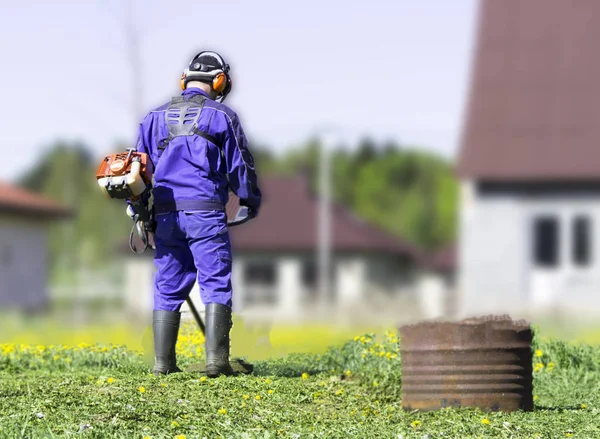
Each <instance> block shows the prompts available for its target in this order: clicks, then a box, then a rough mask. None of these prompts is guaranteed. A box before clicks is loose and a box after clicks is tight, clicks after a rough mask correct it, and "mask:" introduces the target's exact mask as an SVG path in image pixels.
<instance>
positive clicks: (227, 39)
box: [0, 0, 478, 180]
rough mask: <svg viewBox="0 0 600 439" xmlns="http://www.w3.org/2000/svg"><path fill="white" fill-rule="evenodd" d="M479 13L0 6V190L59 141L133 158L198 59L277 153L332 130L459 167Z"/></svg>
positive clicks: (457, 9)
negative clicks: (120, 147)
mask: <svg viewBox="0 0 600 439" xmlns="http://www.w3.org/2000/svg"><path fill="white" fill-rule="evenodd" d="M477 6H478V4H477V1H476V0H452V1H447V0H395V1H393V0H389V1H385V0H370V1H358V0H356V1H354V0H346V1H338V0H303V1H286V2H282V1H275V0H253V1H242V0H228V1H223V2H215V1H211V2H207V1H202V0H198V1H192V2H188V3H177V2H172V1H169V2H167V1H159V0H145V1H142V0H106V1H101V0H79V1H76V0H70V1H68V0H54V1H52V2H47V1H41V0H30V1H28V2H17V1H15V0H12V1H9V0H0V67H1V68H0V97H1V102H3V104H4V105H3V106H2V109H0V127H1V128H2V133H3V138H2V140H1V141H0V153H1V154H2V156H3V157H4V165H3V166H2V167H0V179H8V180H13V179H15V178H16V177H18V176H19V175H20V174H21V173H23V172H24V171H26V170H27V169H28V168H29V167H31V166H33V164H34V163H35V161H36V158H37V157H39V155H40V154H42V153H43V152H44V151H45V150H46V149H47V148H49V147H50V146H51V145H52V144H53V143H54V142H56V141H57V140H64V141H79V142H83V143H85V144H87V145H88V146H89V147H91V148H92V149H93V150H94V151H95V152H97V153H98V155H100V154H104V153H110V152H116V151H115V148H117V142H123V143H125V144H131V145H132V146H133V144H134V142H135V138H136V136H137V129H138V125H139V122H140V120H141V118H142V117H143V116H144V115H145V113H146V112H147V111H149V110H150V109H152V108H154V107H157V106H159V105H161V104H162V103H164V102H166V101H167V100H169V99H170V97H171V96H175V95H178V94H179V93H180V92H181V90H180V89H179V78H180V76H181V72H182V71H183V69H185V67H187V64H188V63H189V61H190V59H191V58H192V56H193V55H194V54H195V53H197V52H199V51H201V50H216V51H217V52H219V53H221V54H222V55H223V57H224V58H225V60H226V61H227V62H228V63H229V64H230V65H231V70H232V71H231V73H232V80H233V91H232V93H231V94H230V95H229V96H228V97H227V99H226V101H225V104H227V105H229V106H230V107H231V108H232V109H233V110H234V111H236V112H237V113H238V115H239V116H240V120H241V122H242V125H243V128H244V130H245V132H246V135H247V136H248V138H249V139H250V140H251V141H254V142H255V143H259V144H261V145H265V146H267V147H269V148H270V149H271V150H272V151H274V152H275V153H280V152H282V151H285V150H286V149H287V148H290V147H293V146H295V145H298V144H301V143H302V142H303V141H306V140H307V139H308V138H309V137H311V136H313V135H315V134H316V133H317V132H318V130H319V129H320V128H322V127H325V126H335V127H336V130H337V131H336V133H337V138H338V139H340V141H343V142H346V143H348V144H352V143H355V142H356V141H357V139H359V138H360V137H364V136H368V137H370V138H372V139H374V140H376V141H386V140H393V141H396V142H398V143H400V144H402V145H407V146H411V147H420V148H424V149H427V150H432V151H435V152H437V153H440V154H442V155H444V156H446V157H448V158H454V156H455V155H456V153H457V148H458V142H459V140H460V134H461V129H462V119H463V118H462V116H463V112H464V105H465V100H466V95H467V92H468V84H469V77H470V74H471V71H470V68H471V62H472V61H471V58H472V52H473V48H474V47H473V44H474V32H475V30H476V29H475V28H476V24H477V23H476V18H477V17H476V15H477ZM132 41H133V42H135V41H137V47H138V50H136V49H135V45H132V44H131V42H132ZM135 60H139V61H135ZM135 72H137V74H135ZM135 90H138V91H139V96H140V97H141V98H140V99H136V98H135V97H136V92H135Z"/></svg>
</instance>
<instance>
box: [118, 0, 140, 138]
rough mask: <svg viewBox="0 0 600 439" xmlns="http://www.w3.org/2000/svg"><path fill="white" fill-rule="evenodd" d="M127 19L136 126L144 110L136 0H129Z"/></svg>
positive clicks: (127, 41)
mask: <svg viewBox="0 0 600 439" xmlns="http://www.w3.org/2000/svg"><path fill="white" fill-rule="evenodd" d="M126 7H127V12H126V20H125V22H124V29H123V31H124V33H125V39H126V46H127V49H128V56H127V58H128V61H129V66H130V68H131V92H132V96H131V110H132V117H133V126H136V125H137V123H138V121H139V119H140V118H141V116H142V111H143V99H144V95H143V84H142V76H143V75H142V56H141V52H140V45H139V36H138V31H137V26H136V16H135V0H127V5H126Z"/></svg>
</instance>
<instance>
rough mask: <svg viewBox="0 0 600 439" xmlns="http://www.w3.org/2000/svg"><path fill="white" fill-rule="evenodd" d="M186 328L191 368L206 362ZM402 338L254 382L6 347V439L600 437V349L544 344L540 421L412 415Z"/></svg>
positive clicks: (266, 363)
mask: <svg viewBox="0 0 600 439" xmlns="http://www.w3.org/2000/svg"><path fill="white" fill-rule="evenodd" d="M202 341H203V340H202V337H201V335H200V334H199V333H198V332H197V331H196V330H195V328H194V327H193V325H187V326H185V327H184V328H183V329H182V333H181V337H180V342H179V344H178V352H179V355H180V364H181V365H182V366H184V367H185V366H188V365H192V364H194V363H197V362H199V361H201V360H202V359H203V351H202ZM398 348H399V346H398V339H397V335H396V334H395V333H393V332H387V333H383V334H380V335H379V336H375V335H374V334H364V335H358V336H356V337H354V338H351V339H350V340H348V341H347V342H345V343H341V344H337V345H336V346H333V347H331V348H329V349H327V350H326V351H324V352H322V353H301V354H287V355H285V356H283V357H278V358H271V359H264V360H260V361H255V362H254V365H255V371H254V374H253V375H251V376H240V377H230V378H224V377H223V378H218V379H214V380H211V379H206V378H205V377H203V376H201V375H199V374H195V373H181V374H174V375H170V376H167V377H154V376H152V375H151V374H150V373H149V372H150V363H149V362H148V358H147V356H145V355H144V354H143V353H142V351H141V350H128V349H127V348H125V347H124V346H115V345H88V344H85V343H82V344H79V345H76V346H52V345H20V344H5V345H0V437H2V438H4V437H6V438H18V437H31V438H46V437H48V438H50V437H73V438H74V437H77V438H103V437H113V438H114V437H116V438H140V439H142V438H145V437H148V438H179V439H183V438H187V439H190V438H246V439H249V438H261V439H265V438H294V439H299V438H348V437H356V438H393V439H398V438H402V439H407V438H418V439H424V438H428V439H432V438H460V439H464V438H490V437H499V438H536V437H539V438H565V437H573V438H600V350H599V349H598V348H597V347H592V346H589V345H576V344H569V343H566V342H562V341H559V340H549V341H543V342H540V341H538V339H536V345H535V346H534V348H535V350H536V355H535V356H534V363H535V364H534V370H535V372H534V375H535V378H534V394H535V411H534V412H531V413H523V412H516V413H510V414H506V413H484V412H481V411H479V410H475V409H446V410H441V411H437V412H430V413H416V412H405V411H403V410H402V408H401V372H400V370H401V367H400V366H401V363H400V360H401V359H400V355H399V350H398Z"/></svg>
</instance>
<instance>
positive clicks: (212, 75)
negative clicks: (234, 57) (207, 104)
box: [180, 51, 231, 102]
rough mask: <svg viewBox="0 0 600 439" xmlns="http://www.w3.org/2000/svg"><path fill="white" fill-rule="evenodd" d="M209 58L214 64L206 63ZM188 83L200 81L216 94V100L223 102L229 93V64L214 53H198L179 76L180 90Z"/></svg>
mask: <svg viewBox="0 0 600 439" xmlns="http://www.w3.org/2000/svg"><path fill="white" fill-rule="evenodd" d="M211 58H212V60H214V61H215V62H214V63H210V64H208V63H206V61H207V60H211ZM214 64H217V65H214ZM189 81H201V82H204V83H206V84H210V86H211V87H212V89H213V90H214V91H215V92H216V93H217V98H220V101H221V102H223V101H224V100H225V97H226V96H227V95H228V94H229V92H230V91H231V77H230V76H229V64H227V63H226V62H225V60H223V58H222V57H221V55H219V54H218V53H216V52H209V51H204V52H200V53H198V54H197V55H196V56H194V57H193V58H192V60H191V61H190V64H189V66H188V68H187V69H185V70H184V72H183V73H182V74H181V81H180V85H181V89H182V90H183V89H185V86H186V85H187V83H188V82H189Z"/></svg>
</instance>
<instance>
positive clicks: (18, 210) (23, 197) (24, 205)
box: [0, 181, 71, 219]
mask: <svg viewBox="0 0 600 439" xmlns="http://www.w3.org/2000/svg"><path fill="white" fill-rule="evenodd" d="M0 213H10V214H14V215H22V216H34V217H37V218H41V219H53V218H64V217H68V216H70V215H71V212H70V211H69V209H67V208H66V207H65V206H62V205H60V204H59V203H57V202H55V201H53V200H50V199H48V198H45V197H43V196H41V195H38V194H35V193H33V192H29V191H27V190H25V189H23V188H20V187H17V186H13V185H11V184H9V183H6V182H3V181H0Z"/></svg>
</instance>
